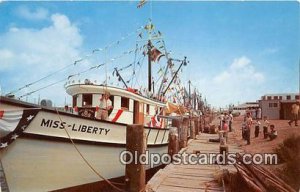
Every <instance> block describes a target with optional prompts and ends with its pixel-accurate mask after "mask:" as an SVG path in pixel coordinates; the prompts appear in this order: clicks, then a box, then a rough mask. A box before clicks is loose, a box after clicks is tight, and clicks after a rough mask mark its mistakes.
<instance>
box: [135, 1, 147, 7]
mask: <svg viewBox="0 0 300 192" xmlns="http://www.w3.org/2000/svg"><path fill="white" fill-rule="evenodd" d="M146 3H147V2H146V0H141V1H140V2H139V4H138V5H137V8H138V9H139V8H142V7H143V6H144V5H145V4H146Z"/></svg>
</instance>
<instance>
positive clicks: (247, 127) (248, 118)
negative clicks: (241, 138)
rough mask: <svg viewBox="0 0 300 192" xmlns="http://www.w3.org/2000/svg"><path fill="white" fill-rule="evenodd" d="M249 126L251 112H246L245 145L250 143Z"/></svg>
mask: <svg viewBox="0 0 300 192" xmlns="http://www.w3.org/2000/svg"><path fill="white" fill-rule="evenodd" d="M251 126H252V117H251V113H247V117H246V138H247V139H246V140H247V145H250V133H251Z"/></svg>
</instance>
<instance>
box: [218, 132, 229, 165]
mask: <svg viewBox="0 0 300 192" xmlns="http://www.w3.org/2000/svg"><path fill="white" fill-rule="evenodd" d="M224 134H226V133H225V132H224V131H220V132H219V138H220V154H223V153H224V154H225V160H224V162H225V164H227V154H228V145H227V143H226V138H225V136H224Z"/></svg>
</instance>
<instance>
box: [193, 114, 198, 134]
mask: <svg viewBox="0 0 300 192" xmlns="http://www.w3.org/2000/svg"><path fill="white" fill-rule="evenodd" d="M194 122H195V134H196V136H197V135H199V128H198V117H197V118H196V119H195V120H194Z"/></svg>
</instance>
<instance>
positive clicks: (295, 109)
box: [288, 101, 299, 126]
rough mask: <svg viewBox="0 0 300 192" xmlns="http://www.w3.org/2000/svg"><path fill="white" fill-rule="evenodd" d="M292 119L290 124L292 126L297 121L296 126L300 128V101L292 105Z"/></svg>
mask: <svg viewBox="0 0 300 192" xmlns="http://www.w3.org/2000/svg"><path fill="white" fill-rule="evenodd" d="M291 113H292V119H291V120H290V121H289V122H288V123H289V125H290V126H292V123H293V121H295V126H298V115H299V101H298V102H297V103H294V104H293V105H292V110H291Z"/></svg>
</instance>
